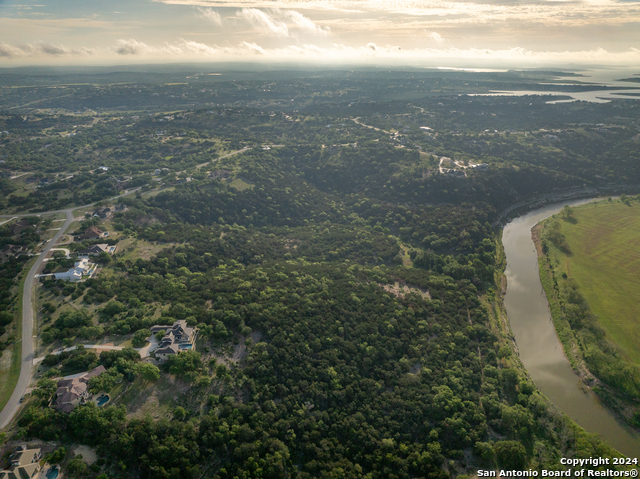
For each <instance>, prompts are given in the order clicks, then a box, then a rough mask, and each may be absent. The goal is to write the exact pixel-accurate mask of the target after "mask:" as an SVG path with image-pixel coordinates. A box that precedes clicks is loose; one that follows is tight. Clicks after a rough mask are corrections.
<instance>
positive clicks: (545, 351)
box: [502, 200, 640, 458]
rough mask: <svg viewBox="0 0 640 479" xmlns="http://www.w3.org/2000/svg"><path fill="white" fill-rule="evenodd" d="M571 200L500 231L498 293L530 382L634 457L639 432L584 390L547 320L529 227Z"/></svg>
mask: <svg viewBox="0 0 640 479" xmlns="http://www.w3.org/2000/svg"><path fill="white" fill-rule="evenodd" d="M588 201H591V200H572V201H563V202H561V203H554V204H549V205H546V206H543V207H541V208H538V209H536V210H534V211H531V212H529V213H527V214H525V215H523V216H520V217H518V218H515V219H514V220H512V221H511V222H510V223H508V224H507V225H506V226H505V228H504V230H503V234H502V243H503V245H504V250H505V254H506V258H507V268H506V270H505V275H506V277H507V293H506V296H505V298H504V303H505V307H506V309H507V316H508V317H509V323H510V325H511V330H512V331H513V334H514V335H515V339H516V343H517V345H518V349H519V351H520V359H521V361H522V363H523V364H524V366H525V367H526V368H527V371H528V372H529V374H530V375H531V378H532V379H533V381H534V382H535V383H536V386H537V387H538V389H540V391H542V393H543V394H544V395H546V396H547V397H548V398H549V399H550V400H551V401H552V402H553V403H554V404H555V405H556V406H557V407H558V408H559V409H560V410H562V411H563V412H564V413H565V414H567V415H568V416H569V417H570V418H571V419H573V420H574V421H575V422H577V423H578V424H579V425H580V426H582V427H583V428H584V429H585V430H586V431H587V432H590V433H597V434H599V435H600V436H601V437H602V438H603V439H604V440H605V441H607V442H608V443H609V444H611V445H612V446H613V447H614V448H616V449H617V450H618V451H620V452H621V453H622V454H624V455H626V456H627V457H638V458H640V435H638V434H637V433H636V432H635V431H633V430H632V429H631V428H630V427H628V426H626V425H624V424H623V423H622V422H620V421H619V420H617V419H616V418H615V417H614V416H613V414H612V413H611V412H609V411H608V410H607V409H605V408H604V407H603V406H602V405H601V404H600V402H599V400H598V399H597V397H596V396H595V394H594V393H588V394H585V392H583V390H582V387H581V386H582V384H581V380H580V378H579V377H578V375H577V374H575V373H574V372H573V370H572V369H571V366H570V365H569V362H568V361H567V359H566V358H565V356H564V354H563V351H562V344H561V343H560V341H559V340H558V337H557V336H556V332H555V329H554V326H553V322H552V321H551V313H550V312H549V304H548V303H547V298H546V296H545V294H544V291H543V289H542V284H541V283H540V277H539V273H538V256H537V253H536V250H535V246H534V244H533V240H532V239H531V228H533V227H534V226H535V225H536V224H537V223H539V222H540V221H541V220H543V219H544V218H547V217H549V216H551V215H553V214H555V213H557V212H558V211H560V210H561V209H562V208H563V207H564V205H565V204H568V205H571V206H573V205H578V204H583V203H587V202H588Z"/></svg>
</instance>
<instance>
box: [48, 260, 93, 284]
mask: <svg viewBox="0 0 640 479" xmlns="http://www.w3.org/2000/svg"><path fill="white" fill-rule="evenodd" d="M94 266H95V265H94V264H93V263H89V260H88V259H86V258H83V259H81V260H80V261H76V262H75V263H74V265H73V268H71V269H69V270H68V271H65V272H63V273H54V276H55V278H56V279H61V280H63V281H71V282H72V283H75V282H78V281H80V280H81V279H82V278H83V277H84V276H90V275H91V273H92V271H93V267H94Z"/></svg>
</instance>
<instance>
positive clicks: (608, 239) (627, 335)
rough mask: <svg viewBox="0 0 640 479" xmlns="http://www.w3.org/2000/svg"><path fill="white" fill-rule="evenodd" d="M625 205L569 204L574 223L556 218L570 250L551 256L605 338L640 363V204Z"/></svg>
mask: <svg viewBox="0 0 640 479" xmlns="http://www.w3.org/2000/svg"><path fill="white" fill-rule="evenodd" d="M630 205H631V206H627V205H626V204H623V203H620V202H608V201H604V202H599V203H593V204H589V205H584V206H581V207H578V208H574V214H573V216H574V218H575V222H569V221H563V220H560V223H561V225H562V226H561V231H562V233H563V234H564V235H565V237H566V241H567V243H568V244H569V246H570V248H571V254H570V255H563V254H558V253H556V255H555V257H556V259H557V260H558V261H559V263H560V264H558V265H557V267H556V269H557V272H558V273H562V272H565V273H566V274H567V275H568V276H569V277H570V278H573V279H574V280H575V281H576V282H577V284H578V287H579V289H580V292H581V293H582V295H583V296H584V297H585V299H586V300H587V303H588V304H589V309H590V310H591V312H592V313H593V314H594V315H596V316H597V318H598V322H599V324H600V325H601V326H602V327H603V329H604V330H605V331H606V333H607V337H608V338H609V340H611V341H613V342H615V343H616V344H617V345H618V346H619V347H620V349H622V351H623V352H624V353H625V354H626V355H627V357H628V358H629V359H630V360H632V361H634V362H636V363H637V364H640V203H638V202H635V201H634V202H631V203H630ZM558 216H559V215H558Z"/></svg>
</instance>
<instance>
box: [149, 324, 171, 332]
mask: <svg viewBox="0 0 640 479" xmlns="http://www.w3.org/2000/svg"><path fill="white" fill-rule="evenodd" d="M169 329H171V326H163V325H161V324H156V325H155V326H151V328H150V331H151V332H152V333H157V332H159V331H167V330H169Z"/></svg>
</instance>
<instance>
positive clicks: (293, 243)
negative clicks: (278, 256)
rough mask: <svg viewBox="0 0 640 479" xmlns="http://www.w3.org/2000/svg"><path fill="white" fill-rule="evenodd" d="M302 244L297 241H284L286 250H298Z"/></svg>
mask: <svg viewBox="0 0 640 479" xmlns="http://www.w3.org/2000/svg"><path fill="white" fill-rule="evenodd" d="M299 244H300V240H297V239H286V240H284V248H285V249H291V248H293V249H297V248H298V245H299Z"/></svg>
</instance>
